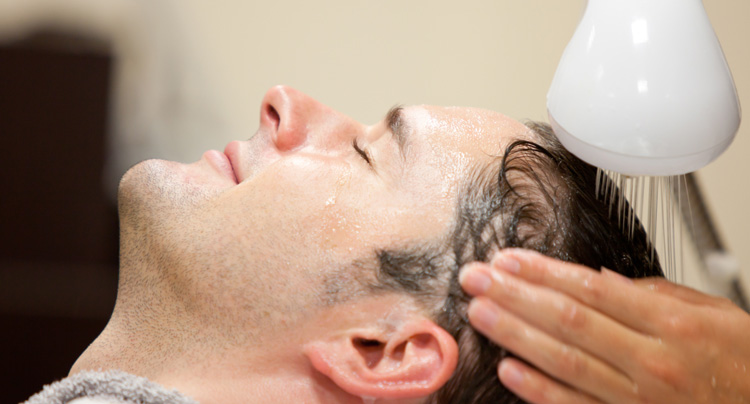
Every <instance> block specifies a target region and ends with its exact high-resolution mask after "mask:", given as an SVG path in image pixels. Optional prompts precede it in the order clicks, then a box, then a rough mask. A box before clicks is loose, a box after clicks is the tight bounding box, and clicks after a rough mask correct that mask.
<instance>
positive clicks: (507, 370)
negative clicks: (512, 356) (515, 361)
mask: <svg viewBox="0 0 750 404" xmlns="http://www.w3.org/2000/svg"><path fill="white" fill-rule="evenodd" d="M498 373H499V374H500V380H502V382H503V384H505V385H512V386H520V385H521V383H523V374H522V373H521V372H520V371H519V370H518V368H516V367H515V366H513V365H512V364H510V363H508V362H505V361H503V362H500V370H499V371H498Z"/></svg>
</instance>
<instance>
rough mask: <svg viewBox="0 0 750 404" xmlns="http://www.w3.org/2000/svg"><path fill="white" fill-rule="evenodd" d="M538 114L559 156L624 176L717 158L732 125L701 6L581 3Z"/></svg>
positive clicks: (725, 84) (733, 97)
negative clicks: (545, 116) (542, 113)
mask: <svg viewBox="0 0 750 404" xmlns="http://www.w3.org/2000/svg"><path fill="white" fill-rule="evenodd" d="M547 110H548V113H549V119H550V124H551V125H552V127H553V129H554V130H555V133H556V134H557V136H558V137H559V139H560V141H561V142H562V144H563V145H564V146H565V147H566V148H567V149H568V150H570V151H571V152H572V153H573V154H575V155H576V156H578V157H579V158H581V159H583V160H584V161H586V162H588V163H590V164H592V165H595V166H597V167H600V168H604V169H608V170H612V171H616V172H619V173H622V174H627V175H658V176H666V175H678V174H684V173H687V172H691V171H695V170H697V169H699V168H701V167H703V166H705V165H706V164H708V163H709V162H711V161H713V160H714V159H715V158H716V157H717V156H718V155H720V154H721V153H722V152H724V150H726V148H727V147H728V146H729V144H730V143H731V142H732V140H733V139H734V136H735V134H736V133H737V129H738V127H739V124H740V107H739V101H738V98H737V93H736V90H735V86H734V81H733V80H732V75H731V72H730V71H729V67H728V65H727V63H726V60H725V58H724V54H723V52H722V50H721V45H720V44H719V41H718V39H717V38H716V35H715V34H714V31H713V28H712V27H711V23H710V22H709V20H708V16H707V15H706V12H705V9H704V8H703V3H702V2H701V0H589V1H588V5H587V8H586V11H585V13H584V15H583V18H582V19H581V22H580V23H579V25H578V28H577V30H576V32H575V34H574V35H573V38H572V39H571V41H570V43H569V44H568V46H567V48H566V49H565V52H564V54H563V56H562V59H561V61H560V64H559V66H558V68H557V72H556V73H555V76H554V79H553V81H552V85H551V87H550V90H549V94H548V96H547Z"/></svg>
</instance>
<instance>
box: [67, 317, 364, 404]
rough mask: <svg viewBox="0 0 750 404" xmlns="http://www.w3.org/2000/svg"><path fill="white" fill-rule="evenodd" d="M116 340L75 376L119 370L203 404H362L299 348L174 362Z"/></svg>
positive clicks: (84, 361) (102, 339)
mask: <svg viewBox="0 0 750 404" xmlns="http://www.w3.org/2000/svg"><path fill="white" fill-rule="evenodd" d="M114 334H116V332H113V331H111V330H109V329H107V330H105V331H104V332H103V333H102V335H100V336H99V338H97V340H96V341H94V343H92V344H91V346H90V347H89V348H88V349H87V350H86V352H85V353H84V354H83V355H82V356H81V357H80V358H79V360H78V361H77V362H76V364H75V365H74V367H73V369H72V370H71V374H74V373H77V372H80V371H83V370H107V369H119V370H123V371H125V372H128V373H131V374H135V375H138V376H143V377H146V378H148V379H149V380H151V381H153V382H155V383H158V384H160V385H162V386H164V387H166V388H168V389H176V390H177V391H179V392H180V393H182V394H184V395H186V396H188V397H191V398H193V399H194V400H196V401H197V402H199V403H201V404H219V403H221V404H235V403H236V404H240V403H268V402H279V403H281V402H304V403H361V402H362V399H361V398H359V397H354V396H351V395H349V394H346V393H344V392H343V391H341V390H340V389H339V388H338V387H337V386H336V385H335V384H334V383H333V382H331V381H330V379H328V378H327V377H325V376H324V375H322V374H320V373H319V372H317V371H316V370H315V369H314V368H313V367H312V366H311V365H310V364H309V362H308V360H307V358H306V357H305V356H304V354H303V353H302V350H301V348H300V347H299V346H287V345H277V346H272V347H268V346H263V347H256V348H251V349H247V348H242V349H240V348H228V349H224V350H215V351H213V352H210V353H209V352H199V350H198V349H197V348H196V349H190V350H187V351H185V352H181V353H179V354H177V355H174V356H165V355H163V354H154V355H141V354H137V353H136V352H135V351H138V350H141V352H144V351H146V352H148V350H147V349H145V348H144V347H143V344H142V343H141V342H138V343H135V344H133V343H132V342H133V340H131V341H130V343H128V345H127V346H124V345H121V344H117V343H116V342H115V338H113V337H114ZM117 339H118V340H121V339H120V338H117ZM166 345H168V344H166ZM151 351H152V352H151V353H153V350H151ZM155 358H159V360H154V359H155ZM157 363H158V364H157Z"/></svg>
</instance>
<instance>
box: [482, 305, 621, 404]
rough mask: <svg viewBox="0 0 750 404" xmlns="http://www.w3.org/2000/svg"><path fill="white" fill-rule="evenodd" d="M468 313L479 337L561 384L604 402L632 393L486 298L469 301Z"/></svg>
mask: <svg viewBox="0 0 750 404" xmlns="http://www.w3.org/2000/svg"><path fill="white" fill-rule="evenodd" d="M468 313H469V321H470V322H471V325H472V326H474V327H475V328H476V329H477V330H479V331H480V332H481V333H482V334H484V335H486V336H487V337H488V338H490V339H491V340H493V341H494V342H496V343H497V344H499V345H501V346H503V347H505V348H506V349H508V350H510V351H511V352H513V353H514V354H516V355H518V356H520V357H522V358H524V359H525V360H527V361H528V362H529V363H531V364H533V365H534V366H536V367H537V368H538V369H539V370H540V371H542V372H544V373H547V374H548V375H550V376H552V377H553V378H556V379H558V380H560V381H562V382H563V383H566V384H568V385H570V386H572V387H574V388H576V389H578V390H581V391H584V392H586V393H588V394H590V395H592V396H594V397H598V398H602V399H604V401H611V400H612V399H615V398H616V397H623V396H624V395H625V394H628V392H630V391H632V383H631V382H630V380H629V379H628V378H627V377H626V376H625V375H623V374H622V373H620V372H619V371H617V370H615V369H613V368H612V367H610V366H609V365H607V364H605V363H604V362H602V361H600V360H598V359H596V358H594V357H592V356H590V355H588V354H587V353H585V352H584V351H581V350H579V349H577V348H575V347H571V346H570V345H566V344H563V343H561V342H560V341H558V340H555V339H554V338H552V337H550V336H548V335H547V334H545V333H544V332H542V331H540V330H539V329H537V328H535V327H533V326H531V325H530V324H528V323H526V322H525V321H523V320H522V319H519V318H518V317H516V316H514V315H513V314H511V313H509V312H507V311H505V310H504V309H502V308H500V307H498V306H497V305H495V304H494V303H492V301H491V300H489V299H488V298H486V297H478V298H475V299H474V300H472V302H471V303H470V304H469V311H468Z"/></svg>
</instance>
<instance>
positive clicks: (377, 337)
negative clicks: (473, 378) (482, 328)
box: [305, 317, 458, 399]
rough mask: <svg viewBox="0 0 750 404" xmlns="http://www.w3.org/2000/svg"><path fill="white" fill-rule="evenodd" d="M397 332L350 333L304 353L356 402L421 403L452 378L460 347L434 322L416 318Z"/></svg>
mask: <svg viewBox="0 0 750 404" xmlns="http://www.w3.org/2000/svg"><path fill="white" fill-rule="evenodd" d="M406 321H407V322H406V323H405V324H403V326H402V327H400V328H399V329H398V330H396V331H393V332H390V333H386V332H384V331H383V330H379V329H374V328H373V329H357V330H349V331H347V332H346V333H345V334H344V335H338V336H336V337H334V338H332V339H329V340H325V341H316V342H313V343H310V344H309V345H307V346H306V347H305V353H306V355H307V357H308V358H309V359H310V362H311V363H312V365H313V367H314V368H315V369H316V370H317V371H319V372H321V373H323V374H324V375H326V376H328V378H330V379H331V380H332V381H333V382H334V383H336V384H337V385H338V386H339V387H340V388H341V389H342V390H344V391H346V392H347V393H349V394H352V395H355V396H360V397H373V398H391V399H393V398H415V397H425V396H427V395H429V394H431V393H433V392H435V391H436V390H438V389H439V388H440V387H442V386H443V385H444V384H445V382H447V381H448V379H449V378H450V377H451V375H452V374H453V371H454V370H455V368H456V362H457V361H458V346H457V345H456V341H455V340H454V339H453V337H452V336H451V335H450V334H448V332H446V331H445V330H444V329H442V328H441V327H440V326H438V325H437V324H435V323H434V322H432V321H430V320H428V319H425V318H423V317H418V318H415V319H413V320H406Z"/></svg>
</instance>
